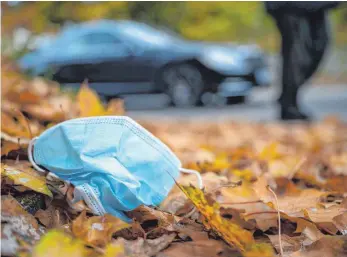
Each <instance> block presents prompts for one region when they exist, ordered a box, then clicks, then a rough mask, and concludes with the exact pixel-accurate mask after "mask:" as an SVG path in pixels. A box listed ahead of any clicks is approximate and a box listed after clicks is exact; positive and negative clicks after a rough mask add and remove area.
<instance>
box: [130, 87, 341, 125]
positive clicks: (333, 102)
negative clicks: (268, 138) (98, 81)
mask: <svg viewBox="0 0 347 257" xmlns="http://www.w3.org/2000/svg"><path fill="white" fill-rule="evenodd" d="M302 93H303V94H302V95H301V96H302V98H301V99H300V102H301V103H302V105H303V107H304V109H305V110H307V111H308V112H310V113H311V114H312V115H313V117H314V118H315V119H316V120H320V119H322V118H324V117H325V116H327V115H336V116H338V117H340V118H341V119H343V120H344V121H347V85H321V86H309V87H306V88H304V89H303V92H302ZM277 94H278V88H277V87H270V88H266V89H255V90H253V91H252V93H251V94H250V95H249V97H248V99H247V102H246V104H237V105H232V106H219V107H218V106H214V107H194V108H189V109H182V108H175V107H169V106H168V98H167V97H166V96H165V95H146V96H130V97H127V98H126V99H125V102H126V106H127V110H128V111H127V115H129V116H130V117H133V118H135V119H153V120H154V121H157V120H160V119H169V120H172V119H178V120H179V119H183V120H184V119H189V120H192V119H198V120H210V121H211V120H215V121H221V120H248V121H274V120H276V118H277V112H278V105H277V103H276V97H277Z"/></svg>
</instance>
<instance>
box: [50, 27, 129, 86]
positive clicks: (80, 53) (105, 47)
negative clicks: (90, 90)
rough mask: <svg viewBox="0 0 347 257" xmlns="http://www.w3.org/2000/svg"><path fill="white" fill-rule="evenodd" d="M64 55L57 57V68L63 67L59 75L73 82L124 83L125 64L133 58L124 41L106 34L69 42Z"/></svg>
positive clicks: (82, 36) (84, 35)
mask: <svg viewBox="0 0 347 257" xmlns="http://www.w3.org/2000/svg"><path fill="white" fill-rule="evenodd" d="M63 52H64V53H63V54H61V55H60V56H57V57H56V58H54V59H55V65H57V66H59V67H61V68H60V70H59V74H57V75H56V76H58V77H60V80H64V81H69V82H82V81H83V80H84V79H88V81H89V82H109V81H123V80H124V74H125V71H126V70H127V69H126V67H124V66H123V65H122V63H124V62H125V60H126V59H128V58H130V57H131V53H130V51H129V49H128V47H127V46H126V45H125V44H124V43H123V42H121V41H120V40H118V39H117V38H116V37H115V36H114V35H112V34H111V33H108V32H103V31H95V32H89V33H85V34H83V35H81V36H79V37H78V38H77V39H75V40H74V41H73V42H70V43H68V44H67V45H66V46H65V49H64V51H63ZM111 63H112V67H110V64H111Z"/></svg>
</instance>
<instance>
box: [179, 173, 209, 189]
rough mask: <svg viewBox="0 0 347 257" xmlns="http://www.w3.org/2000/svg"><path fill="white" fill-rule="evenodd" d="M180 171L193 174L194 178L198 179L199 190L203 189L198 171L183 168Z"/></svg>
mask: <svg viewBox="0 0 347 257" xmlns="http://www.w3.org/2000/svg"><path fill="white" fill-rule="evenodd" d="M180 171H181V172H183V173H188V174H194V175H195V176H196V178H197V179H198V185H199V188H200V189H202V188H203V187H204V184H203V182H202V178H201V175H200V173H199V172H198V171H196V170H190V169H185V168H180Z"/></svg>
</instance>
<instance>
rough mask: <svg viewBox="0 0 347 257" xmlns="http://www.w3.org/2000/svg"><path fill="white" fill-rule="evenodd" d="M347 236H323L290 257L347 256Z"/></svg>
mask: <svg viewBox="0 0 347 257" xmlns="http://www.w3.org/2000/svg"><path fill="white" fill-rule="evenodd" d="M346 245H347V236H324V237H322V238H321V239H319V240H318V241H316V242H314V243H313V244H311V245H309V246H308V247H306V248H305V249H303V250H300V251H298V252H295V253H293V254H291V255H290V257H322V256H324V257H344V256H347V247H346Z"/></svg>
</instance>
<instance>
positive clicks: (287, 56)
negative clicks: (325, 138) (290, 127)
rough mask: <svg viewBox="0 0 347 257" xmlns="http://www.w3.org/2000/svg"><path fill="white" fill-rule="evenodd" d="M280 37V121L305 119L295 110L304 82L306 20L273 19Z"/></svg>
mask: <svg viewBox="0 0 347 257" xmlns="http://www.w3.org/2000/svg"><path fill="white" fill-rule="evenodd" d="M275 18H276V21H277V26H278V28H279V31H280V33H281V36H282V49H281V54H282V93H281V95H280V98H279V102H280V104H281V118H282V119H305V118H306V116H305V115H304V114H302V113H300V112H299V110H298V108H297V94H298V89H299V87H300V85H301V84H302V83H303V82H304V80H305V79H304V73H303V70H302V69H301V68H302V66H303V65H304V63H305V61H307V51H306V49H305V42H306V41H307V40H306V39H305V37H303V36H305V34H306V33H303V32H304V31H305V30H307V27H306V28H305V23H306V19H305V17H302V16H296V15H292V14H282V15H281V16H278V17H275Z"/></svg>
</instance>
